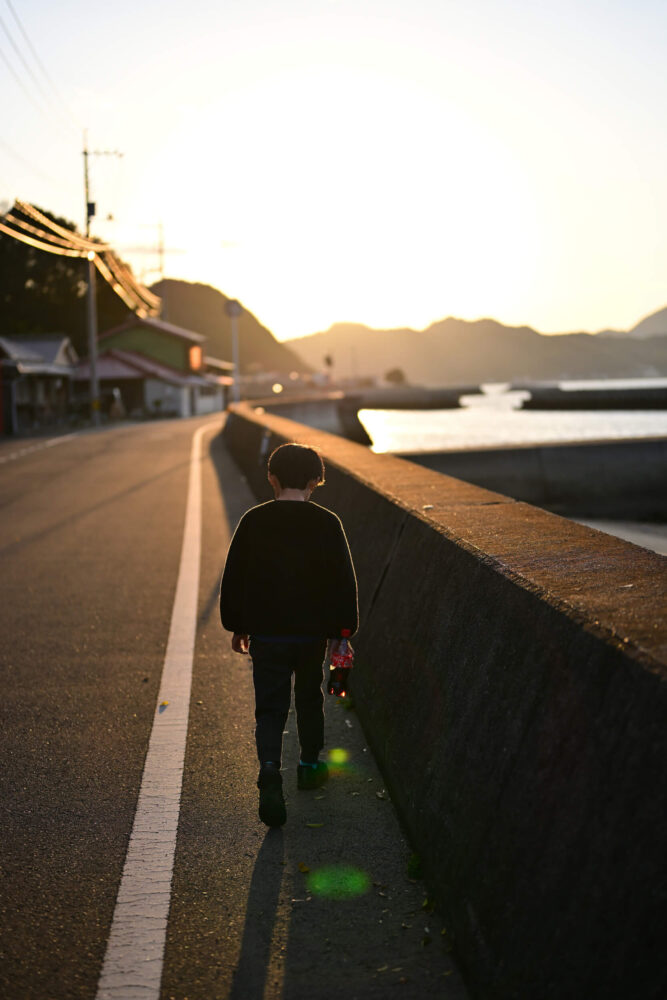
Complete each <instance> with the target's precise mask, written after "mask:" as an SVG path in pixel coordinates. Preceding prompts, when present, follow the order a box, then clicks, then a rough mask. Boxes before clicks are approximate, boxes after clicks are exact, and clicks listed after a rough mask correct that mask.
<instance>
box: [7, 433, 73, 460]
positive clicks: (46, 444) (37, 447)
mask: <svg viewBox="0 0 667 1000" xmlns="http://www.w3.org/2000/svg"><path fill="white" fill-rule="evenodd" d="M78 436H79V431H75V432H74V433H73V434H62V435H61V436H60V437H55V438H49V440H48V441H40V443H39V444H33V445H32V446H31V447H30V448H21V450H20V451H12V452H10V454H9V455H0V465H1V464H2V463H3V462H12V461H13V460H14V459H15V458H23V456H24V455H32V453H33V452H35V451H43V450H44V448H54V447H55V446H56V445H57V444H63V442H64V441H71V440H72V438H75V437H78Z"/></svg>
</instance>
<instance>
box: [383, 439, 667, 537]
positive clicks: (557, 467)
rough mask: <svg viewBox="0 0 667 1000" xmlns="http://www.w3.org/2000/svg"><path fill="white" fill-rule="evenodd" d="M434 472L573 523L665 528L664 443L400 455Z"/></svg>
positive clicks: (591, 443) (666, 480)
mask: <svg viewBox="0 0 667 1000" xmlns="http://www.w3.org/2000/svg"><path fill="white" fill-rule="evenodd" d="M402 457H403V458H407V459H409V460H410V461H411V462H416V463H418V464H419V465H423V466H425V467H426V468H427V469H433V470H434V471H436V472H441V473H444V474H445V475H448V476H455V477H456V478H457V479H465V480H466V482H469V483H474V484H475V485H476V486H482V487H483V488H484V489H488V490H495V491H497V492H498V493H504V494H507V495H508V496H511V497H514V499H515V500H524V501H525V502H526V503H532V504H537V505H538V506H540V507H546V508H547V509H548V510H551V511H555V512H556V513H558V514H563V515H568V516H572V517H602V518H605V517H607V518H620V519H624V520H628V519H629V520H639V521H665V520H667V439H665V438H643V439H639V438H636V439H632V440H625V441H583V442H580V443H569V444H541V445H522V446H521V447H514V448H511V447H502V448H468V449H465V450H460V451H441V452H428V453H423V452H422V453H418V454H411V455H404V456H402Z"/></svg>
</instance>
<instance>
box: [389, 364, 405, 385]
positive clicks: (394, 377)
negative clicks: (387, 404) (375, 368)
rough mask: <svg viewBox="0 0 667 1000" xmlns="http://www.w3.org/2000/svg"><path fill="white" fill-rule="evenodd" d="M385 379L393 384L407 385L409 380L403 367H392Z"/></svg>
mask: <svg viewBox="0 0 667 1000" xmlns="http://www.w3.org/2000/svg"><path fill="white" fill-rule="evenodd" d="M384 380H385V382H389V383H391V385H405V384H406V383H407V381H408V380H407V378H406V377H405V372H404V371H403V369H402V368H390V370H389V371H388V372H387V373H386V374H385V376H384Z"/></svg>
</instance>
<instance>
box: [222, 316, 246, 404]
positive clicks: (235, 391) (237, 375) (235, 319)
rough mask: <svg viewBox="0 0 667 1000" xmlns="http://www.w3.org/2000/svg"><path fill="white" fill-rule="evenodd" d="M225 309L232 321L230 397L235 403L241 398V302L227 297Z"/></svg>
mask: <svg viewBox="0 0 667 1000" xmlns="http://www.w3.org/2000/svg"><path fill="white" fill-rule="evenodd" d="M225 311H226V312H227V315H228V316H229V318H230V319H231V321H232V362H233V365H234V385H233V386H232V399H233V400H234V402H235V403H238V402H240V399H241V372H240V370H239V316H240V315H241V313H242V312H243V309H242V307H241V303H240V302H237V301H236V299H228V301H227V304H226V305H225Z"/></svg>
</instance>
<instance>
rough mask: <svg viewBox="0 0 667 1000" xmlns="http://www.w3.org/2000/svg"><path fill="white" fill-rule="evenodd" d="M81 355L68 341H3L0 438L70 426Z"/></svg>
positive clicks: (48, 337) (44, 337)
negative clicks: (75, 377)
mask: <svg viewBox="0 0 667 1000" xmlns="http://www.w3.org/2000/svg"><path fill="white" fill-rule="evenodd" d="M78 360H79V358H78V355H77V353H76V351H75V349H74V347H73V346H72V342H71V340H70V339H69V337H65V336H63V335H62V334H40V335H35V336H30V337H4V336H3V337H0V434H1V433H4V434H19V433H24V432H27V431H31V430H39V429H40V428H43V427H44V428H48V427H54V426H58V425H61V424H64V423H66V422H67V419H68V416H69V409H70V403H71V400H72V394H73V380H74V375H75V371H76V365H77V363H78Z"/></svg>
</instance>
